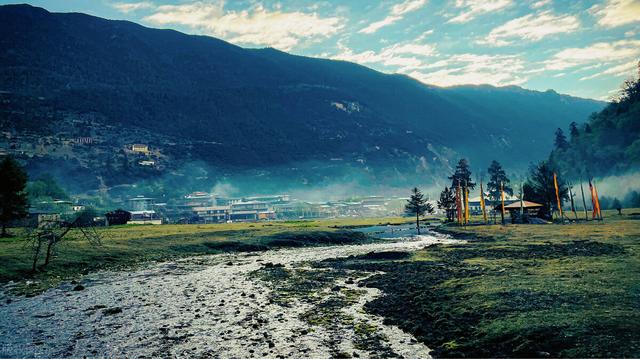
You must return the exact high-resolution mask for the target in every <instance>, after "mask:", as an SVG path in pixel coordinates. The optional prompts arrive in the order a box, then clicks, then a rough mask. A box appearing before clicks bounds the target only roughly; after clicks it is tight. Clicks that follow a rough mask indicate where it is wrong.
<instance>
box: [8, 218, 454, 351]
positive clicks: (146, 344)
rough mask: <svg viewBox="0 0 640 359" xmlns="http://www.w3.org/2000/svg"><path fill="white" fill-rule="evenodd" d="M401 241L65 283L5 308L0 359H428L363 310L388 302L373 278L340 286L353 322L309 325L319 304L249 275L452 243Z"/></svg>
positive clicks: (225, 259) (215, 258) (202, 260)
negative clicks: (368, 341)
mask: <svg viewBox="0 0 640 359" xmlns="http://www.w3.org/2000/svg"><path fill="white" fill-rule="evenodd" d="M383 229H384V228H383ZM398 233H399V232H397V230H394V234H391V235H390V237H394V241H393V242H379V243H373V244H364V245H349V246H331V247H315V248H294V249H281V250H273V251H267V252H259V253H242V254H221V255H211V256H205V257H195V258H189V259H184V260H178V261H173V262H165V263H157V264H152V265H149V266H147V267H145V268H144V269H138V270H134V271H127V272H99V273H96V274H93V275H90V276H87V277H86V278H85V279H83V281H82V284H83V285H84V286H85V287H86V288H85V289H84V290H81V291H73V290H72V288H73V285H71V284H67V285H62V286H60V287H58V288H54V289H50V290H48V291H47V292H45V293H43V294H42V295H39V296H36V297H33V298H25V297H15V298H14V297H12V298H11V299H12V301H11V303H9V304H6V303H5V299H6V297H5V299H3V300H2V303H1V304H0V358H2V357H10V358H12V357H69V356H72V357H83V356H87V357H128V358H133V357H206V358H209V357H212V358H251V357H259V358H262V357H268V358H283V357H291V358H330V357H334V356H337V355H338V354H339V355H343V354H346V355H348V356H353V357H372V356H373V357H376V356H389V354H390V353H391V354H395V355H397V356H398V357H405V358H425V357H429V355H428V354H429V349H428V348H427V347H426V346H424V345H423V344H421V343H419V342H416V341H415V339H414V338H413V337H412V336H411V335H409V334H407V333H405V332H403V331H401V330H400V329H398V328H396V327H393V326H387V325H384V324H383V322H382V318H380V317H377V316H373V315H370V314H368V313H366V312H365V311H364V310H362V307H363V305H364V304H365V303H366V302H367V301H370V300H372V299H374V298H375V297H376V296H379V295H383V294H382V293H380V292H379V291H378V290H377V289H375V288H365V287H358V285H357V282H358V281H359V280H362V279H363V278H364V277H366V275H372V274H373V273H370V274H367V273H364V275H363V273H358V277H357V280H356V281H355V282H354V281H348V280H347V281H345V280H344V279H336V282H335V284H336V285H338V286H340V287H341V288H344V289H348V290H350V291H351V292H353V293H358V296H356V298H355V299H352V301H351V302H350V303H349V305H348V306H346V307H344V308H340V309H339V310H340V311H342V312H344V313H342V314H344V315H343V317H348V318H349V320H350V321H349V322H348V323H344V325H341V324H339V323H338V324H331V325H313V324H310V323H309V322H308V321H305V320H303V319H302V318H301V315H302V314H303V313H308V312H309V311H313V310H315V309H314V307H313V304H311V303H310V302H305V301H304V300H296V299H295V298H293V299H292V300H293V302H290V303H288V304H287V305H283V304H282V303H279V302H278V301H273V300H272V299H271V298H272V294H273V293H272V292H273V291H274V290H277V289H275V288H274V286H273V285H272V283H271V282H268V281H263V280H261V279H258V278H257V277H256V276H255V275H252V274H251V273H252V272H254V271H256V270H259V269H261V268H263V267H264V264H265V263H274V264H282V265H284V266H285V268H287V269H291V270H297V271H302V270H305V268H306V266H305V265H306V263H309V262H314V261H320V260H324V259H329V258H341V257H347V256H350V255H358V254H364V253H368V252H372V251H386V250H415V249H419V248H423V247H425V246H427V245H430V244H433V243H443V242H450V241H452V240H451V239H448V238H446V237H444V236H439V235H431V234H430V235H423V236H410V237H401V236H400V237H398ZM382 235H383V236H384V234H382ZM327 292H329V290H328V289H327ZM347 292H349V291H347ZM5 295H6V294H1V293H0V297H3V296H5ZM314 295H315V293H314ZM318 295H319V296H321V295H323V294H322V293H318ZM354 323H355V324H357V325H355V326H356V327H357V328H368V331H367V335H368V336H369V337H370V336H371V335H374V336H375V338H377V340H378V341H380V342H381V343H382V344H381V345H382V346H383V347H384V351H383V352H381V351H380V350H381V349H380V348H379V346H378V347H375V348H368V347H366V345H365V346H364V347H363V345H362V344H360V345H358V342H357V341H358V338H359V337H358V335H359V334H358V330H354ZM337 353H338V354H337Z"/></svg>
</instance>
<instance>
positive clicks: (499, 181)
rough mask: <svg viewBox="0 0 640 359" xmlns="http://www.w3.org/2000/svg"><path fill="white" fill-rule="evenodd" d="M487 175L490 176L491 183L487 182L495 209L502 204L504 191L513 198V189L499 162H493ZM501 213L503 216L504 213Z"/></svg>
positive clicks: (490, 198)
mask: <svg viewBox="0 0 640 359" xmlns="http://www.w3.org/2000/svg"><path fill="white" fill-rule="evenodd" d="M487 173H488V174H489V182H487V191H488V192H489V201H491V204H492V205H493V206H494V207H495V206H497V205H498V204H499V203H501V202H502V190H503V189H504V192H505V193H507V194H508V195H510V196H513V189H512V188H511V186H510V185H509V183H510V182H511V181H510V180H509V178H508V177H507V174H506V172H505V171H504V169H503V168H502V165H501V164H500V163H499V162H498V161H495V160H494V161H491V165H489V168H488V169H487ZM500 213H501V214H502V212H500ZM503 219H504V218H503Z"/></svg>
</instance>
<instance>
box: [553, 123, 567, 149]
mask: <svg viewBox="0 0 640 359" xmlns="http://www.w3.org/2000/svg"><path fill="white" fill-rule="evenodd" d="M555 146H556V148H557V149H559V150H566V149H567V148H569V142H567V136H565V135H564V131H562V129H561V128H558V129H557V130H556V140H555Z"/></svg>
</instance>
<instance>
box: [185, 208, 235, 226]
mask: <svg viewBox="0 0 640 359" xmlns="http://www.w3.org/2000/svg"><path fill="white" fill-rule="evenodd" d="M229 209H230V208H229V206H208V207H193V212H195V214H196V215H197V217H198V220H199V221H202V222H204V223H224V222H226V221H227V220H228V219H229Z"/></svg>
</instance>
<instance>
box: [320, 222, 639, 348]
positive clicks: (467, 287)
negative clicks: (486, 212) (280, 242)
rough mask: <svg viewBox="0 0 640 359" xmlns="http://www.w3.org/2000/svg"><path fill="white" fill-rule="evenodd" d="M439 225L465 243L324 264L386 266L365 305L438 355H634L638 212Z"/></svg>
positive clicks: (366, 267) (373, 282)
mask: <svg viewBox="0 0 640 359" xmlns="http://www.w3.org/2000/svg"><path fill="white" fill-rule="evenodd" d="M627 212H628V213H633V212H640V211H627ZM444 230H445V231H446V232H448V233H452V234H453V235H455V236H458V237H460V238H464V239H466V240H467V242H466V243H461V244H454V245H437V246H431V247H429V248H426V249H424V250H421V251H417V252H415V253H413V254H412V256H411V257H410V258H408V259H402V258H401V256H397V255H396V256H391V257H390V258H391V259H390V260H387V261H381V260H380V259H379V258H378V259H377V260H376V261H371V260H370V259H367V258H366V257H365V256H361V257H357V258H351V259H347V260H343V261H333V262H330V263H328V264H329V265H331V266H337V267H340V268H350V269H360V270H381V271H384V272H385V274H381V275H378V276H374V277H372V278H371V279H369V280H367V285H369V286H373V287H377V288H380V289H381V290H383V291H384V292H385V293H386V296H384V297H381V298H378V299H376V300H374V301H373V302H371V303H369V304H368V305H367V306H366V308H367V309H368V310H369V311H372V312H373V313H376V314H379V315H382V316H384V317H385V318H386V320H387V322H388V323H389V324H394V325H398V326H399V327H400V328H402V329H403V330H406V331H408V332H411V333H412V334H414V335H415V336H416V337H417V338H418V339H419V340H421V341H423V342H424V343H425V344H427V345H428V346H429V347H430V348H432V349H433V350H434V352H433V354H434V355H435V356H437V357H487V356H491V357H496V356H498V357H502V356H504V357H637V356H639V355H640V216H638V215H623V216H617V215H614V214H613V213H607V218H606V219H605V221H604V223H603V222H588V223H578V224H570V225H569V224H567V225H559V224H553V225H507V226H500V225H493V226H478V227H471V226H469V227H467V228H464V227H455V226H452V227H445V228H444ZM379 257H382V256H379ZM394 258H395V259H394ZM398 258H400V259H398Z"/></svg>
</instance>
